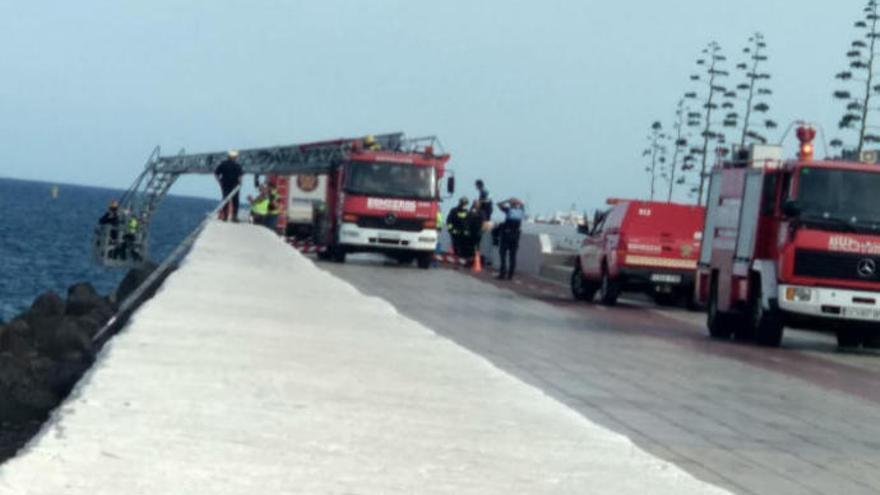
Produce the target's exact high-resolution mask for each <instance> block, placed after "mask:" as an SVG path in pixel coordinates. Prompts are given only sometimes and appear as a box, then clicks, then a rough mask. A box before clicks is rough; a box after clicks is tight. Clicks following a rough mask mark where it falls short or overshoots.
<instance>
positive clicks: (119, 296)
mask: <svg viewBox="0 0 880 495" xmlns="http://www.w3.org/2000/svg"><path fill="white" fill-rule="evenodd" d="M158 266H159V265H157V264H156V263H153V262H148V263H146V264H144V265H143V266H141V267H138V268H132V269H131V270H129V271H128V273H126V274H125V278H123V279H122V282H120V283H119V286H118V287H117V288H116V303H117V304H122V301H125V299H126V298H127V297H128V296H129V295H131V294H132V293H133V292H134V291H135V290H136V289H137V288H138V287H139V286H140V285H141V284H142V283H143V282H144V281H145V280H146V279H147V277H149V276H150V274H151V273H153V271H154V270H155V269H156V268H158Z"/></svg>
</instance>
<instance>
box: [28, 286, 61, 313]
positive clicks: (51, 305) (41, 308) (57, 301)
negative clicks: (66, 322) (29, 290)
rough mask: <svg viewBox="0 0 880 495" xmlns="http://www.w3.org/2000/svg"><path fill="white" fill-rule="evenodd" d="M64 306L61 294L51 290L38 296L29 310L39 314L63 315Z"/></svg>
mask: <svg viewBox="0 0 880 495" xmlns="http://www.w3.org/2000/svg"><path fill="white" fill-rule="evenodd" d="M64 306H65V305H64V300H63V299H61V296H59V295H58V294H56V293H54V292H52V291H49V292H44V293H42V294H40V295H39V296H37V298H36V299H34V302H33V304H31V309H30V310H29V311H28V312H29V313H32V314H35V315H38V316H61V315H63V314H64Z"/></svg>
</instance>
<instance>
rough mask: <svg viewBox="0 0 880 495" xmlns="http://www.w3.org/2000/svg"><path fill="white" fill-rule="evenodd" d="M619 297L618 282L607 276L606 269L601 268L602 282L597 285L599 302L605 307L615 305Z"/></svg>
mask: <svg viewBox="0 0 880 495" xmlns="http://www.w3.org/2000/svg"><path fill="white" fill-rule="evenodd" d="M618 296H620V282H618V281H617V280H613V279H612V278H611V275H609V274H608V268H607V267H603V268H602V282H601V284H600V285H599V301H600V302H601V303H602V304H604V305H606V306H614V305H615V304H617V298H618Z"/></svg>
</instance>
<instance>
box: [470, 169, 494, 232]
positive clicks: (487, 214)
mask: <svg viewBox="0 0 880 495" xmlns="http://www.w3.org/2000/svg"><path fill="white" fill-rule="evenodd" d="M474 185H475V186H477V193H478V194H479V195H480V196H479V202H480V213H481V214H482V215H483V222H489V221H491V220H492V210H493V208H492V199H491V198H489V190H488V189H486V184H484V183H483V179H477V182H475V183H474ZM483 229H484V230H485V226H484V227H483Z"/></svg>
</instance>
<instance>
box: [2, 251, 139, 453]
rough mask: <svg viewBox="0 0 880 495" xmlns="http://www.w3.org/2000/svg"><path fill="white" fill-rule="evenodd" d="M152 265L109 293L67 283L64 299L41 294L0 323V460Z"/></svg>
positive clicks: (29, 431) (77, 372) (55, 397)
mask: <svg viewBox="0 0 880 495" xmlns="http://www.w3.org/2000/svg"><path fill="white" fill-rule="evenodd" d="M153 268H155V267H147V268H142V269H135V270H131V271H130V272H129V273H128V274H127V275H126V277H125V278H124V279H123V281H122V282H121V283H120V284H119V287H118V288H117V289H116V291H115V293H114V294H111V295H109V296H102V295H100V294H98V293H97V291H95V288H94V287H92V285H91V284H88V283H79V284H76V285H73V286H71V287H70V288H69V289H68V290H67V296H66V298H62V297H61V296H60V295H58V294H56V293H54V292H46V293H43V294H41V295H40V296H38V297H37V298H36V299H35V300H34V302H33V304H32V305H31V307H30V308H29V309H28V310H27V311H25V312H23V313H22V314H20V315H18V316H16V317H15V318H13V319H12V321H10V322H8V323H5V324H4V323H0V462H3V461H4V460H6V459H8V458H9V457H11V456H12V455H14V454H15V452H16V451H17V450H18V449H19V448H21V447H22V446H23V445H24V444H25V443H26V442H27V441H28V440H29V439H30V438H31V437H32V436H33V435H34V434H35V433H36V432H37V431H39V428H40V426H41V425H42V423H43V422H44V421H45V420H46V419H47V418H48V417H49V414H50V413H51V411H52V410H53V409H54V408H55V407H56V406H58V404H60V403H61V401H62V400H64V398H65V397H66V396H67V395H68V394H69V393H70V391H71V390H72V389H73V387H74V385H76V383H77V381H78V380H79V379H80V378H81V377H82V376H83V374H84V373H85V372H86V371H87V370H88V369H89V367H90V366H91V365H92V363H93V362H94V360H95V355H96V354H97V352H98V350H99V347H100V345H101V344H102V342H100V341H99V342H95V341H94V340H95V336H96V334H97V333H98V332H99V331H100V330H101V329H102V328H103V327H104V326H105V325H106V324H107V323H108V322H109V321H110V319H111V318H112V317H113V316H114V315H115V314H116V311H117V308H118V303H119V302H121V301H124V300H125V298H126V297H128V296H129V295H130V294H131V293H132V292H133V291H134V290H135V289H136V288H137V287H138V286H139V285H140V284H141V283H142V282H143V281H144V280H146V278H147V276H149V274H150V273H151V271H152V269H153ZM122 316H123V318H117V319H118V320H119V324H120V325H121V323H122V320H124V318H125V315H122ZM114 326H116V323H114Z"/></svg>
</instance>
